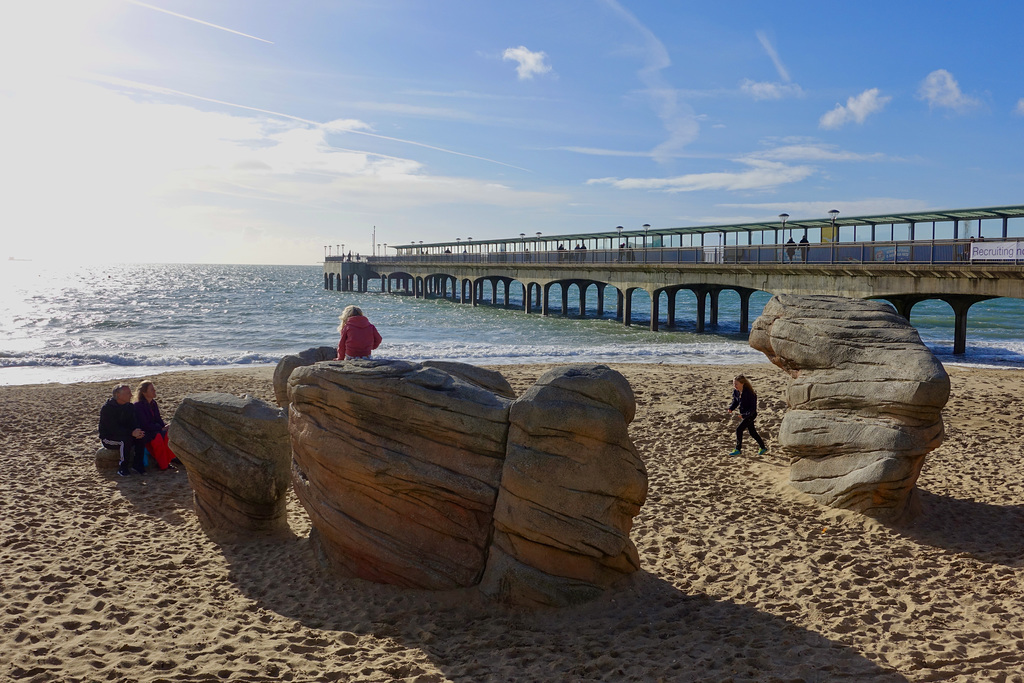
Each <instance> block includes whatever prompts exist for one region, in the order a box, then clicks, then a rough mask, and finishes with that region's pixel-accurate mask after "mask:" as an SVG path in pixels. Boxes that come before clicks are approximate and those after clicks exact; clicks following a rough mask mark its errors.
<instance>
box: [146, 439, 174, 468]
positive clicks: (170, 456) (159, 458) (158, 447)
mask: <svg viewBox="0 0 1024 683" xmlns="http://www.w3.org/2000/svg"><path fill="white" fill-rule="evenodd" d="M146 448H148V449H149V452H150V453H151V454H152V455H153V459H154V460H156V465H157V467H159V468H160V469H162V470H166V469H167V466H168V465H170V464H171V461H172V460H174V453H172V452H171V449H170V448H168V447H167V437H165V436H164V435H163V434H157V435H156V436H155V437H153V440H152V441H150V442H149V443H147V444H146Z"/></svg>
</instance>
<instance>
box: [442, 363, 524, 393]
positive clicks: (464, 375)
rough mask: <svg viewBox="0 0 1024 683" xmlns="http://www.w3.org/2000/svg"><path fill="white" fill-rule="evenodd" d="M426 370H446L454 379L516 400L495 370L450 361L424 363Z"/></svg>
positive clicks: (510, 389) (509, 386)
mask: <svg viewBox="0 0 1024 683" xmlns="http://www.w3.org/2000/svg"><path fill="white" fill-rule="evenodd" d="M422 365H423V367H425V368H437V369H439V370H444V371H445V372H447V373H448V374H449V375H452V376H453V377H458V378H459V379H462V380H465V381H467V382H469V383H470V384H475V385H476V386H478V387H480V388H481V389H486V390H487V391H492V392H494V393H495V394H497V395H498V396H501V397H503V398H509V399H514V398H515V397H516V392H515V391H513V390H512V385H511V384H509V383H508V380H507V379H505V377H504V376H503V375H502V374H501V373H500V372H497V371H495V370H487V369H486V368H481V367H477V366H476V365H470V364H469V363H456V362H455V361H450V360H425V361H423V363H422Z"/></svg>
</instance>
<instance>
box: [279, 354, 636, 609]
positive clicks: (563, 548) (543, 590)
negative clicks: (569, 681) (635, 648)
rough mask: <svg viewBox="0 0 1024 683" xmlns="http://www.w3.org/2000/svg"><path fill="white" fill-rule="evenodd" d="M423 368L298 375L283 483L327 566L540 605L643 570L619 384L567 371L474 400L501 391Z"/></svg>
mask: <svg viewBox="0 0 1024 683" xmlns="http://www.w3.org/2000/svg"><path fill="white" fill-rule="evenodd" d="M424 365H425V364H424ZM424 365H419V364H414V363H406V362H401V361H336V362H326V363H318V364H316V365H311V366H307V367H304V368H300V369H298V370H296V371H295V372H294V373H293V374H292V376H291V379H290V380H289V400H290V401H291V405H290V408H289V430H290V432H291V439H292V450H293V454H294V462H293V468H294V470H293V482H294V486H295V491H296V493H297V494H298V497H299V500H300V501H301V502H302V504H303V505H304V506H305V508H306V510H307V511H308V512H309V515H310V517H311V519H312V522H313V527H314V531H313V534H312V535H313V538H314V539H315V542H316V545H317V546H318V547H319V550H320V553H321V557H322V559H324V560H325V561H327V562H328V563H329V564H330V565H331V566H333V567H335V568H338V569H340V570H342V571H343V572H345V573H348V574H351V575H355V576H359V577H362V578H365V579H369V580H372V581H378V582H384V583H393V584H398V585H402V586H410V587H419V588H429V589H447V588H455V587H466V586H474V585H477V584H480V582H481V579H483V583H482V584H480V585H481V589H482V590H483V591H484V593H486V594H488V595H490V596H493V597H497V598H500V599H503V600H507V601H510V602H515V603H518V604H548V605H565V604H571V603H576V602H581V601H583V600H586V599H590V598H592V597H594V596H595V595H596V594H598V593H599V592H600V591H602V590H603V589H605V588H606V587H608V586H609V585H610V584H611V583H612V582H613V581H614V580H615V579H617V578H620V577H621V576H623V575H625V574H628V573H630V572H632V571H635V570H636V569H637V568H638V567H639V561H638V558H637V552H636V549H635V547H634V546H633V544H632V543H631V542H630V540H629V530H630V527H631V525H632V519H633V516H634V515H635V514H636V513H637V511H638V510H639V508H640V506H641V505H642V504H643V502H644V499H645V495H646V490H647V476H646V471H645V470H644V466H643V463H642V462H641V461H640V458H639V457H638V455H637V452H636V449H635V448H634V447H633V444H632V442H630V440H629V436H628V434H627V429H626V428H627V426H628V424H629V422H630V421H631V420H632V419H633V415H634V411H635V403H634V400H633V393H632V390H631V389H630V387H629V384H628V383H627V382H626V380H625V378H623V377H622V376H621V375H620V374H619V373H616V372H614V371H612V370H609V369H608V368H606V367H604V366H575V367H569V368H561V369H558V370H554V371H551V372H549V373H547V374H546V375H545V376H544V377H543V378H541V380H539V381H538V384H537V386H536V387H534V388H533V389H531V390H530V391H529V392H528V393H527V394H526V395H525V396H523V397H522V398H520V399H518V400H517V401H515V403H513V402H512V401H511V400H509V398H507V397H506V396H502V395H496V394H495V393H494V392H493V391H489V390H487V389H484V388H482V387H483V386H488V387H494V388H496V389H500V390H502V391H505V392H507V393H508V394H511V388H510V387H508V384H507V382H506V381H505V380H504V378H500V375H499V376H498V377H494V376H493V375H495V374H497V373H491V372H490V371H481V370H479V369H475V371H474V370H469V369H467V368H469V367H470V366H462V367H458V366H460V365H461V364H454V365H451V366H449V365H447V364H445V365H443V366H442V365H441V364H436V365H435V367H424ZM442 367H444V368H445V369H442ZM499 378H500V380H499ZM506 387H507V389H506ZM510 409H511V428H510ZM506 454H507V455H506ZM499 490H500V492H499ZM496 506H497V508H496ZM492 541H493V542H492ZM488 555H489V557H488ZM485 567H486V571H485Z"/></svg>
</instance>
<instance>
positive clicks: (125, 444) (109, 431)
mask: <svg viewBox="0 0 1024 683" xmlns="http://www.w3.org/2000/svg"><path fill="white" fill-rule="evenodd" d="M145 435H146V433H145V432H144V431H142V430H141V429H139V425H138V423H137V422H136V421H135V408H134V407H133V406H132V389H131V387H129V386H128V385H127V384H118V385H117V386H116V387H114V392H113V396H111V397H110V398H108V399H107V402H106V403H104V404H103V407H102V408H100V441H102V442H103V445H104V446H106V447H107V448H109V449H111V450H115V451H118V452H119V453H120V454H121V457H120V459H119V460H118V463H117V473H118V475H120V476H122V477H127V476H128V475H129V474H131V470H132V468H134V469H135V471H136V472H138V473H139V474H143V475H144V474H146V466H145V465H144V464H143V462H142V450H141V449H138V450H137V449H136V443H135V440H136V439H141V438H142V437H144V436H145Z"/></svg>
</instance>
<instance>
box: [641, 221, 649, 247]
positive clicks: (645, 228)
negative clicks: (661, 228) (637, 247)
mask: <svg viewBox="0 0 1024 683" xmlns="http://www.w3.org/2000/svg"><path fill="white" fill-rule="evenodd" d="M643 229H644V249H646V248H647V231H648V230H650V229H651V224H650V223H644V224H643Z"/></svg>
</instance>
